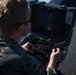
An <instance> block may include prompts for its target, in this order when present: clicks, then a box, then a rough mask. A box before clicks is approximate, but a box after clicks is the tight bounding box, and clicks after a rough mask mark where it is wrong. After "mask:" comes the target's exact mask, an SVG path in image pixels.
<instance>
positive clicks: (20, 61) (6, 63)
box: [0, 37, 62, 75]
mask: <svg viewBox="0 0 76 75" xmlns="http://www.w3.org/2000/svg"><path fill="white" fill-rule="evenodd" d="M0 75H62V74H61V73H59V72H58V74H53V73H52V72H51V71H49V72H47V73H46V69H45V68H44V66H43V65H42V63H41V62H40V61H38V60H36V59H35V58H34V57H32V56H31V55H29V54H28V53H27V52H26V51H25V50H24V49H23V48H22V47H21V46H20V45H19V44H18V43H17V42H16V41H14V40H13V39H9V38H5V37H0Z"/></svg>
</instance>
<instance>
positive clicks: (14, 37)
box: [0, 33, 20, 43]
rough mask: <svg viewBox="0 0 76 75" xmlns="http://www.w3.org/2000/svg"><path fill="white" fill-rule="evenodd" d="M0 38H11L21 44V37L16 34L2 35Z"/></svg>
mask: <svg viewBox="0 0 76 75" xmlns="http://www.w3.org/2000/svg"><path fill="white" fill-rule="evenodd" d="M0 36H4V37H7V38H11V39H13V40H15V41H16V42H17V43H19V41H20V37H19V36H18V35H17V34H16V35H15V34H12V35H6V34H3V33H0Z"/></svg>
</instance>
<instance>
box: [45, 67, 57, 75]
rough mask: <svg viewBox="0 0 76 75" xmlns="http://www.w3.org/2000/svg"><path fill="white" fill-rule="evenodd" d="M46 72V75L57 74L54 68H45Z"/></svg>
mask: <svg viewBox="0 0 76 75" xmlns="http://www.w3.org/2000/svg"><path fill="white" fill-rule="evenodd" d="M46 71H47V75H57V72H56V70H55V69H54V68H52V69H51V68H47V69H46Z"/></svg>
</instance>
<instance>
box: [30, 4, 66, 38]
mask: <svg viewBox="0 0 76 75" xmlns="http://www.w3.org/2000/svg"><path fill="white" fill-rule="evenodd" d="M31 16H32V20H31V31H32V32H35V33H38V34H41V35H43V36H46V37H52V38H60V39H61V38H63V37H65V34H66V24H65V19H66V11H65V10H62V9H57V8H52V7H44V6H39V5H32V9H31Z"/></svg>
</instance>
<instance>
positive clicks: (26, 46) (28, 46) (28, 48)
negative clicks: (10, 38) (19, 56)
mask: <svg viewBox="0 0 76 75" xmlns="http://www.w3.org/2000/svg"><path fill="white" fill-rule="evenodd" d="M21 47H22V48H23V49H24V50H26V51H27V52H29V53H33V52H34V46H33V45H32V44H31V43H30V42H27V43H25V44H24V45H22V46H21Z"/></svg>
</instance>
